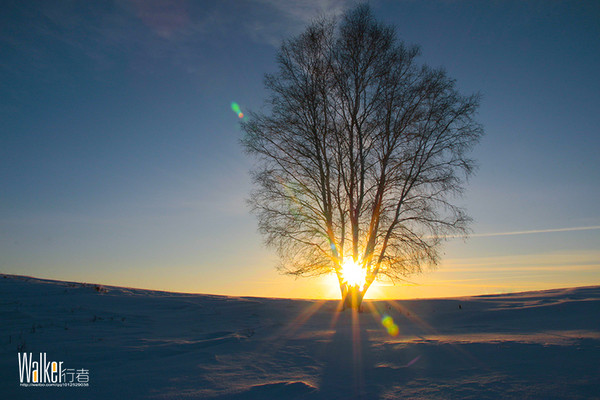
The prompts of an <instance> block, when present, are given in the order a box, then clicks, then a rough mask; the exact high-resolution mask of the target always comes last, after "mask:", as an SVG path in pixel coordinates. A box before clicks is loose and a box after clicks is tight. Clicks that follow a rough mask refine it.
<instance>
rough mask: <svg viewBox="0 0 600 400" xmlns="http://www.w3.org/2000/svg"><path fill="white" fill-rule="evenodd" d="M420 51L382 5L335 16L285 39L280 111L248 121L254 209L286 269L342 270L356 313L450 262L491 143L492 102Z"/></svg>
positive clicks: (276, 77) (277, 97)
mask: <svg viewBox="0 0 600 400" xmlns="http://www.w3.org/2000/svg"><path fill="white" fill-rule="evenodd" d="M418 55H419V49H418V48H417V47H414V46H406V45H405V44H404V43H403V42H401V41H399V40H398V39H397V37H396V33H395V30H394V29H393V27H389V26H385V25H382V24H381V23H379V22H377V21H376V20H375V19H374V18H373V16H372V13H371V11H370V9H369V7H368V6H359V7H357V8H355V9H354V10H352V11H350V12H348V13H347V14H346V15H345V16H344V17H343V18H342V20H341V21H340V22H339V23H338V22H336V21H327V20H321V21H319V22H316V23H314V24H313V25H311V26H310V27H308V28H307V30H306V31H305V32H304V33H303V34H301V35H300V36H298V37H296V38H293V39H291V40H288V41H286V42H284V44H283V45H282V47H281V49H280V51H279V53H278V55H277V63H278V71H277V72H276V73H274V74H271V75H267V76H266V80H265V82H266V83H265V85H266V88H267V89H268V92H269V97H268V100H267V104H266V109H267V111H266V112H263V113H252V114H251V116H250V119H249V121H248V122H246V123H244V124H243V129H244V132H245V136H244V138H243V140H242V142H243V145H244V147H245V149H246V150H247V152H248V153H250V154H251V155H253V156H255V158H256V164H255V168H254V170H253V171H252V173H253V180H254V182H255V190H254V191H253V192H252V194H251V199H250V203H251V205H252V208H253V211H254V212H255V213H256V215H257V216H258V221H259V230H260V231H261V233H263V234H264V236H265V238H266V243H267V245H270V246H273V247H275V248H276V249H277V251H278V253H279V255H280V257H281V265H280V266H279V268H280V270H282V271H284V272H286V273H289V274H292V275H296V276H315V275H321V274H328V273H335V274H336V275H337V278H338V280H339V284H340V291H341V295H342V299H343V300H344V304H345V306H346V307H354V308H358V307H360V304H361V302H362V298H363V296H364V294H365V292H366V291H367V289H368V288H369V287H370V285H371V284H372V283H373V281H374V280H375V279H376V278H378V277H380V278H382V277H387V278H389V279H391V280H396V279H403V278H404V277H406V276H409V275H411V274H414V273H418V272H420V271H421V270H422V268H423V266H425V265H435V264H437V262H438V260H439V256H438V253H439V249H440V244H441V242H442V240H443V238H444V237H445V236H447V235H456V234H461V235H466V234H467V233H468V232H467V230H468V223H469V221H470V219H469V217H468V216H467V215H466V214H465V212H464V210H463V209H461V208H459V207H457V206H456V205H454V204H453V203H452V201H453V200H454V199H455V198H456V196H457V195H459V194H460V193H461V192H462V191H463V188H464V183H465V181H466V178H467V177H468V176H469V175H470V174H471V173H472V172H473V168H474V162H473V160H471V159H469V158H468V153H469V152H470V150H471V149H472V147H473V146H474V145H475V144H476V143H477V142H478V141H479V139H480V137H481V135H482V134H483V129H482V127H481V126H480V125H479V124H478V123H477V122H476V121H475V120H474V114H475V112H476V110H477V107H478V104H479V98H478V95H471V96H463V95H461V94H459V93H458V91H457V89H456V87H455V83H454V80H452V79H450V78H448V76H447V75H446V73H445V72H444V71H443V70H441V69H432V68H429V67H427V66H425V65H422V64H419V63H417V60H416V59H417V57H418Z"/></svg>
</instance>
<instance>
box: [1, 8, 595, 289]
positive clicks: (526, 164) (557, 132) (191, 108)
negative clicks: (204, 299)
mask: <svg viewBox="0 0 600 400" xmlns="http://www.w3.org/2000/svg"><path fill="white" fill-rule="evenodd" d="M353 4H355V3H353V2H346V1H334V0H330V1H321V2H319V1H289V2H287V1H286V2H277V1H270V0H255V1H219V2H211V1H206V2H203V1H183V0H181V1H172V2H163V1H141V0H135V1H134V0H131V1H125V0H123V1H99V2H74V1H73V2H72V1H68V2H65V1H37V2H36V1H27V2H19V1H14V2H5V6H4V10H3V12H2V14H1V15H0V71H1V72H0V73H1V77H2V78H1V80H0V90H1V93H2V96H1V97H0V118H1V120H2V124H1V126H0V179H1V181H2V189H1V192H0V271H2V272H5V273H14V274H26V275H35V276H38V277H47V278H56V279H66V280H79V281H88V282H91V281H94V282H101V283H107V284H117V285H127V286H137V287H146V288H156V289H165V290H177V291H189V292H209V293H222V294H236V295H268V296H293V297H323V296H325V297H329V296H334V297H335V296H337V292H336V290H337V289H335V287H334V286H333V285H331V284H330V283H329V281H327V280H326V279H325V280H310V279H309V280H293V279H292V278H288V277H282V276H280V275H279V274H278V273H277V272H276V271H275V269H274V265H275V263H276V258H275V256H274V254H273V253H272V252H271V251H270V250H268V249H265V248H264V246H263V245H262V239H261V237H260V236H259V234H258V233H257V231H256V221H255V219H254V217H253V216H252V215H250V213H249V211H248V208H247V207H246V205H245V198H246V197H247V196H248V193H249V190H250V178H249V175H248V172H247V171H248V168H249V166H250V163H251V161H250V160H249V159H248V158H247V157H246V156H245V155H244V154H243V152H242V149H241V146H240V145H239V143H238V140H239V138H240V135H241V131H240V129H239V120H238V119H237V117H236V115H235V114H234V113H233V112H232V111H231V108H230V104H231V102H232V101H235V102H237V103H239V104H240V106H241V108H242V111H247V110H260V108H261V106H262V102H263V99H264V97H265V94H266V93H265V91H264V89H263V86H262V78H263V75H264V73H266V72H272V71H274V70H275V68H276V65H275V54H276V51H277V47H278V46H279V44H280V43H281V40H282V39H284V38H287V37H290V36H291V35H295V34H298V33H299V32H301V31H302V30H303V28H304V27H305V26H306V25H307V24H308V23H309V22H310V21H311V20H312V19H313V18H315V17H317V16H319V15H330V16H333V15H340V13H343V12H344V11H345V10H347V9H348V8H350V7H352V6H353ZM371 6H372V9H373V12H374V14H375V15H376V16H377V17H378V18H379V19H380V20H382V21H384V22H386V23H389V24H393V25H395V26H396V28H397V32H398V35H399V37H400V38H401V39H402V40H404V41H406V42H407V43H413V44H419V45H420V46H421V48H422V57H421V61H422V62H425V63H427V64H429V65H431V66H443V67H445V68H446V70H447V71H448V74H449V75H450V76H451V77H453V78H455V79H456V80H457V85H458V87H459V88H461V90H462V91H463V92H465V93H472V92H476V91H480V92H481V93H482V94H483V101H482V106H481V108H480V112H479V120H480V121H481V123H482V124H483V125H484V127H485V130H486V136H485V137H484V139H483V140H482V142H481V144H480V145H479V147H478V148H477V149H476V150H475V153H474V156H475V157H476V158H477V159H478V160H479V164H480V168H479V171H478V173H477V175H476V176H475V177H473V178H472V179H471V181H470V184H469V190H468V191H467V193H466V195H465V197H464V198H463V199H460V200H458V201H459V203H460V204H463V205H465V206H466V207H467V209H468V210H469V211H470V214H471V215H472V216H473V217H474V219H475V223H474V224H473V226H472V228H473V231H474V234H475V235H474V236H473V237H472V238H470V239H469V240H468V241H467V242H463V241H462V240H460V239H455V240H451V241H450V242H448V243H447V246H446V250H445V253H446V254H445V256H444V258H443V262H442V265H441V266H440V268H439V269H438V270H437V271H433V272H429V273H427V274H424V275H423V276H419V277H414V279H413V278H411V281H412V282H413V283H414V284H411V285H409V286H406V285H400V286H396V287H391V286H389V285H388V284H382V285H381V286H380V288H379V289H378V290H379V291H380V292H379V293H374V294H373V296H376V295H377V296H390V297H407V296H408V297H422V296H428V295H444V294H447V295H462V294H477V293H487V292H494V291H515V290H527V289H540V288H550V287H564V286H575V285H585V284H600V250H599V249H600V228H599V227H600V210H599V207H598V198H600V185H599V183H600V157H599V156H598V149H599V148H600V128H599V127H600V113H599V112H598V111H597V108H598V104H600V78H599V76H598V71H600V4H599V3H598V2H594V1H589V2H585V1H584V2H581V1H562V2H559V1H556V2H547V1H530V2H520V1H498V2H480V1H463V2H460V1H440V2H434V1H373V2H371ZM564 228H574V229H570V230H561V229H564ZM580 228H587V229H580ZM555 230H558V231H555ZM524 231H536V232H529V233H522V234H510V235H499V236H498V235H494V234H496V233H507V232H509V233H514V232H524ZM539 231H544V232H539ZM332 287H333V289H332ZM372 290H374V289H372ZM374 292H375V290H374Z"/></svg>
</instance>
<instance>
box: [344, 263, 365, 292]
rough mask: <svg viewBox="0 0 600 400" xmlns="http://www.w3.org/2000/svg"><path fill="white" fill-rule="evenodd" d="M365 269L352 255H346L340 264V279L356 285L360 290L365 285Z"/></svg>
mask: <svg viewBox="0 0 600 400" xmlns="http://www.w3.org/2000/svg"><path fill="white" fill-rule="evenodd" d="M366 278H367V271H366V269H364V268H363V267H362V266H361V265H360V264H359V263H357V262H356V261H354V259H352V257H348V258H346V259H345V260H344V263H343V264H342V279H343V280H344V282H346V283H347V284H348V285H349V286H358V287H359V289H360V290H361V291H362V290H363V288H364V287H365V283H366Z"/></svg>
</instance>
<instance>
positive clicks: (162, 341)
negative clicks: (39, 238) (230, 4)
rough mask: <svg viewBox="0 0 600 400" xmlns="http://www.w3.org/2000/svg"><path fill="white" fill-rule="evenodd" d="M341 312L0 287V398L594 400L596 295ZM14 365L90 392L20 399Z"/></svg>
mask: <svg viewBox="0 0 600 400" xmlns="http://www.w3.org/2000/svg"><path fill="white" fill-rule="evenodd" d="M337 306H338V302H335V301H303V300H288V299H264V298H237V297H225V296H210V295H193V294H180V293H168V292H158V291H150V290H140V289H128V288H119V287H110V286H107V287H102V286H98V285H84V284H81V283H72V282H60V281H49V280H42V279H35V278H28V277H18V276H10V275H0V397H1V398H2V399H35V398H44V399H46V398H57V399H58V398H60V399H69V398H81V399H115V400H116V399H130V398H155V399H181V398H183V399H185V398H216V399H292V398H299V399H304V398H307V399H352V398H357V399H358V398H361V399H397V398H406V399H453V398H456V399H463V398H471V399H507V398H513V399H591V398H600V287H585V288H574V289H559V290H548V291H542V292H530V293H517V294H504V295H494V296H478V297H468V298H456V299H432V300H406V301H393V302H388V301H366V302H365V304H364V308H365V310H364V312H363V313H360V314H353V313H351V312H350V311H345V312H343V313H339V312H337V311H336V309H337ZM386 316H389V317H391V318H385V317H386ZM382 321H383V323H382ZM395 327H397V329H396V328H395ZM390 333H391V334H390ZM396 333H397V335H395V336H393V334H396ZM22 353H26V354H29V353H32V355H33V357H34V359H39V353H46V356H47V359H48V360H53V361H57V362H58V361H62V362H63V366H62V367H63V368H67V369H69V371H68V372H69V375H66V378H65V379H67V380H69V381H70V380H73V379H74V378H75V375H74V374H75V373H76V372H75V371H80V369H83V370H84V371H83V372H81V371H80V374H79V375H78V378H79V379H82V380H85V377H86V376H87V378H88V379H89V382H88V383H89V386H87V387H21V386H20V381H19V359H18V354H22Z"/></svg>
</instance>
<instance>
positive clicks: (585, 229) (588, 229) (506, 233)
mask: <svg viewBox="0 0 600 400" xmlns="http://www.w3.org/2000/svg"><path fill="white" fill-rule="evenodd" d="M598 229H600V225H595V226H576V227H571V228H553V229H533V230H527V231H511V232H493V233H476V234H473V235H470V236H471V237H493V236H513V235H531V234H536V233H552V232H577V231H592V230H598ZM452 237H462V236H452Z"/></svg>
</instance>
